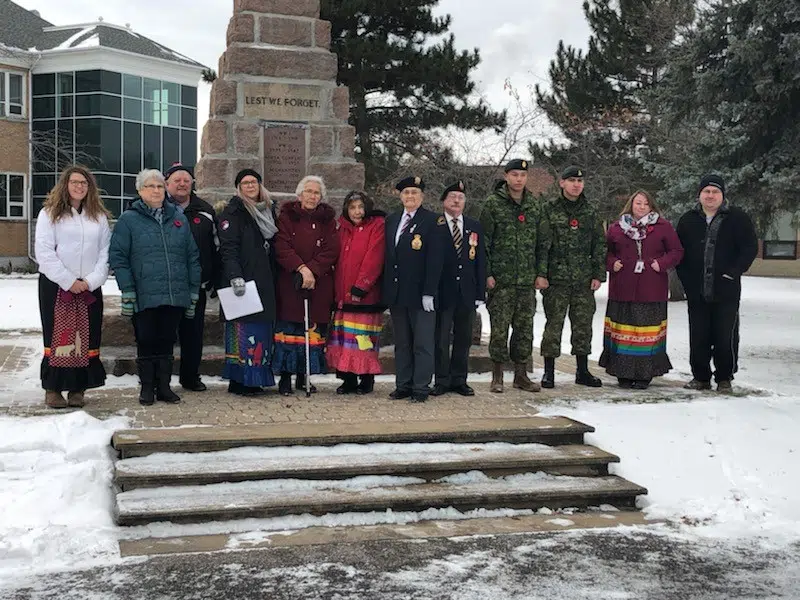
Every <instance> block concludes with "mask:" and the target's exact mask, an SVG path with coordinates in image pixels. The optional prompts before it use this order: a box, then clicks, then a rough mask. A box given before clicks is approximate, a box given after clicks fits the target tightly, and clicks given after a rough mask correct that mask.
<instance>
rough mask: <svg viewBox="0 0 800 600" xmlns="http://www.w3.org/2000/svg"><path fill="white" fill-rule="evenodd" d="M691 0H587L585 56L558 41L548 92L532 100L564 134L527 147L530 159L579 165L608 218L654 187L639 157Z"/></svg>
mask: <svg viewBox="0 0 800 600" xmlns="http://www.w3.org/2000/svg"><path fill="white" fill-rule="evenodd" d="M693 5H694V2H693V0H619V1H616V0H592V1H591V2H589V1H586V2H584V4H583V11H584V14H585V16H586V19H587V21H588V23H589V27H590V29H591V31H592V34H591V36H590V38H589V47H588V50H587V51H586V52H583V51H582V50H579V49H576V48H574V47H572V46H565V45H564V44H563V42H561V43H559V46H558V49H557V51H556V56H555V58H554V59H553V60H552V61H551V63H550V69H549V77H550V89H549V90H548V89H544V88H543V87H542V86H536V99H537V103H538V104H539V106H540V107H541V108H542V109H543V110H544V111H545V112H546V113H547V115H548V117H549V118H550V120H551V121H552V122H553V123H554V124H555V125H556V126H557V127H558V129H559V130H560V132H561V133H562V135H563V138H564V139H562V140H550V141H549V142H548V143H545V144H537V145H534V144H531V153H532V154H533V156H534V158H535V160H537V159H538V160H539V161H540V162H543V163H545V164H546V165H548V166H550V168H551V170H552V171H553V172H554V174H555V173H557V172H558V171H559V170H560V168H561V167H563V166H564V165H566V164H568V163H577V164H580V165H581V166H583V167H584V169H586V171H587V173H588V175H589V176H588V180H587V182H588V185H587V189H588V190H589V193H590V194H591V195H592V198H593V200H594V201H596V202H597V203H598V205H599V207H600V209H601V211H602V212H603V213H604V215H605V216H607V217H611V216H613V215H615V214H616V213H617V212H618V211H619V209H620V208H621V204H622V202H623V199H624V197H626V196H628V195H629V194H630V193H631V192H632V191H633V190H634V189H635V188H637V187H653V185H654V184H655V181H654V180H653V179H652V178H651V177H649V176H648V175H647V174H646V173H645V171H644V169H643V166H642V163H641V160H640V157H641V155H642V154H643V153H646V152H649V151H652V146H653V140H651V139H650V134H651V130H652V116H651V115H652V114H653V112H652V108H653V106H652V101H651V94H652V90H654V89H655V88H656V87H657V86H658V85H659V83H660V81H661V79H662V77H663V72H664V68H665V65H666V63H667V59H668V56H669V48H670V46H671V45H672V44H673V43H674V40H675V37H676V32H677V31H678V30H679V28H680V27H682V26H683V25H685V24H687V23H689V22H691V20H692V18H693V14H694V11H693Z"/></svg>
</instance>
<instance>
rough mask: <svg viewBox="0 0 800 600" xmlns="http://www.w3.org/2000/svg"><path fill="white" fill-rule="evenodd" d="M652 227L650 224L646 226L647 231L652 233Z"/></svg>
mask: <svg viewBox="0 0 800 600" xmlns="http://www.w3.org/2000/svg"><path fill="white" fill-rule="evenodd" d="M653 229H654V227H653V226H652V225H648V226H647V233H653Z"/></svg>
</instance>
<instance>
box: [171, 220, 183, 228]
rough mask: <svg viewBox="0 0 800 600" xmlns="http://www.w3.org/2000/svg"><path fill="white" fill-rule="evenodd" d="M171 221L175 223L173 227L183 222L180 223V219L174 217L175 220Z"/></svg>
mask: <svg viewBox="0 0 800 600" xmlns="http://www.w3.org/2000/svg"><path fill="white" fill-rule="evenodd" d="M173 223H175V227H180V226H181V225H183V223H181V220H180V219H175V220H174V221H173Z"/></svg>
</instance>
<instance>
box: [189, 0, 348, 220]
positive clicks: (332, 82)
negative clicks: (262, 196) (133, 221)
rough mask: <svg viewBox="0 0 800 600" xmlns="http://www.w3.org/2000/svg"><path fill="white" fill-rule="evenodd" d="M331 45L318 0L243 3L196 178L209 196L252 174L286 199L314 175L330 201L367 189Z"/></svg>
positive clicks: (226, 192)
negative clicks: (244, 174) (251, 171)
mask: <svg viewBox="0 0 800 600" xmlns="http://www.w3.org/2000/svg"><path fill="white" fill-rule="evenodd" d="M330 42H331V25H330V23H329V22H327V21H322V20H320V19H319V0H234V2H233V17H232V18H231V20H230V23H229V24H228V34H227V49H226V50H225V53H224V54H223V55H222V57H220V60H219V70H218V75H217V79H216V81H214V83H213V85H212V88H211V106H210V114H209V119H208V121H207V122H206V124H205V126H204V128H203V135H202V139H201V145H200V155H201V158H200V160H199V161H198V163H197V168H196V172H195V175H196V178H197V188H198V193H199V195H200V196H202V197H203V198H205V199H206V200H208V201H209V202H211V203H212V204H213V203H216V202H218V201H220V200H224V201H227V200H228V199H229V198H230V197H231V196H232V195H233V194H234V192H235V190H234V185H233V181H234V178H235V176H236V173H237V172H239V170H241V169H243V168H252V169H256V170H257V171H258V172H259V173H262V174H263V176H264V184H265V186H266V187H267V189H268V190H269V191H270V192H271V193H272V195H273V197H274V198H275V199H276V200H277V201H278V202H280V201H281V200H283V199H287V198H289V197H294V193H295V188H296V186H297V183H298V182H299V181H300V179H301V178H302V177H303V176H305V175H319V176H321V177H322V178H323V179H324V180H325V183H326V186H327V188H328V200H329V201H330V200H335V199H339V198H342V197H343V196H344V195H345V194H346V193H347V191H349V190H351V189H358V190H360V189H363V186H364V167H363V165H361V164H359V163H357V162H356V161H355V159H354V158H353V152H354V149H353V145H354V129H353V127H351V126H350V125H348V123H347V119H348V116H349V108H350V106H349V94H348V90H347V88H346V87H343V86H338V85H337V84H336V73H337V60H336V55H335V54H332V53H331V51H330ZM336 204H338V202H334V206H335V205H336Z"/></svg>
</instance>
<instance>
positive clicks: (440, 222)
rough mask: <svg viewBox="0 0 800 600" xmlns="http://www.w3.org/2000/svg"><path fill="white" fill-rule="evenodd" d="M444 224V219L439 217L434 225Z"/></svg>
mask: <svg viewBox="0 0 800 600" xmlns="http://www.w3.org/2000/svg"><path fill="white" fill-rule="evenodd" d="M444 223H445V221H444V217H439V220H438V221H436V224H437V225H444Z"/></svg>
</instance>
